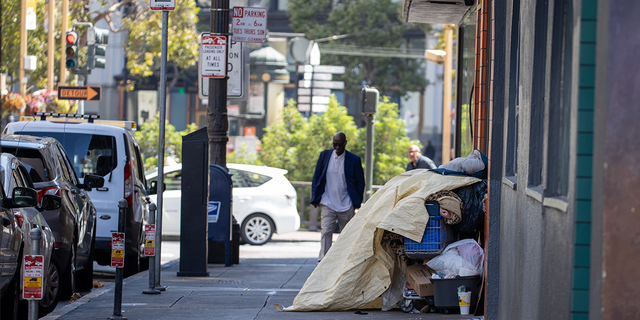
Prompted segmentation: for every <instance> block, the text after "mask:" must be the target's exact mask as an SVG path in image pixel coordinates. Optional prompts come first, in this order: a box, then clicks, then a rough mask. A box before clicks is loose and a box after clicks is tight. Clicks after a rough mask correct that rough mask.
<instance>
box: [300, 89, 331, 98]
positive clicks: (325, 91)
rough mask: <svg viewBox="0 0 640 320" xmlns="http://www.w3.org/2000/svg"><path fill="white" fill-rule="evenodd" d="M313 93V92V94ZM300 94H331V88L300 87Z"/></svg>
mask: <svg viewBox="0 0 640 320" xmlns="http://www.w3.org/2000/svg"><path fill="white" fill-rule="evenodd" d="M312 93H313V94H312ZM298 95H299V96H311V95H314V96H330V95H331V89H313V90H312V89H309V88H298Z"/></svg>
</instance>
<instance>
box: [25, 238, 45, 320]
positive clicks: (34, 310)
mask: <svg viewBox="0 0 640 320" xmlns="http://www.w3.org/2000/svg"><path fill="white" fill-rule="evenodd" d="M29 237H30V238H31V256H30V257H29V258H30V260H31V261H33V262H35V263H34V264H35V265H34V268H33V269H36V270H39V271H40V274H39V276H40V277H38V274H37V273H38V272H37V271H36V272H35V274H30V273H34V272H29V271H32V270H29V271H27V270H26V269H27V263H26V261H25V263H24V266H25V267H24V268H25V272H24V278H25V279H24V280H25V284H24V287H25V288H24V289H23V291H22V292H23V294H24V296H23V298H26V299H30V300H29V320H36V319H38V300H39V299H42V276H43V275H44V259H43V256H41V255H40V240H41V239H42V231H41V230H40V229H38V228H33V229H31V232H30V235H29ZM38 258H39V259H38ZM26 259H27V257H25V260H26ZM38 261H39V262H40V265H39V266H37V265H38ZM30 269H31V268H30ZM31 276H35V277H31ZM27 278H33V279H39V280H40V281H36V282H39V284H40V285H39V286H38V287H39V288H37V287H34V286H30V285H28V284H27V283H26V282H27ZM27 288H29V289H36V290H35V291H39V292H40V294H39V296H38V300H36V299H35V298H36V297H35V296H37V295H38V294H37V293H35V294H34V295H32V294H29V293H27V290H26V289H27ZM27 295H29V297H26V296H27Z"/></svg>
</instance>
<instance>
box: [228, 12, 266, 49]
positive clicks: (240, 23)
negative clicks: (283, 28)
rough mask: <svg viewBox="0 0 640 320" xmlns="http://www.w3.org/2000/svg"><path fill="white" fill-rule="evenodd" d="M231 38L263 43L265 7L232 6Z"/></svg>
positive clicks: (239, 40) (264, 37) (264, 36)
mask: <svg viewBox="0 0 640 320" xmlns="http://www.w3.org/2000/svg"><path fill="white" fill-rule="evenodd" d="M232 20H233V21H232V22H233V39H234V41H238V42H254V43H263V42H265V41H266V39H267V8H254V7H233V16H232Z"/></svg>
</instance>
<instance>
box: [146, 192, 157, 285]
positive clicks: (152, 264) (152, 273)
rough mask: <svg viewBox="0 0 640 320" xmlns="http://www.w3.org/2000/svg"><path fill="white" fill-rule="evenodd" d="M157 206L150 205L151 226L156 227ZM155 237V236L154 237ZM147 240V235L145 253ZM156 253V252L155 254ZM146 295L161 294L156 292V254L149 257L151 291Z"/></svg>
mask: <svg viewBox="0 0 640 320" xmlns="http://www.w3.org/2000/svg"><path fill="white" fill-rule="evenodd" d="M156 209H157V208H156V205H155V203H150V204H149V224H151V225H154V226H155V223H156ZM154 236H155V235H154ZM147 241H148V240H147V238H146V233H145V240H144V242H145V244H144V246H145V253H146V248H147ZM154 249H155V241H154ZM154 253H155V252H154ZM142 293H144V294H160V290H156V257H155V254H154V255H151V256H149V289H147V290H144V291H142Z"/></svg>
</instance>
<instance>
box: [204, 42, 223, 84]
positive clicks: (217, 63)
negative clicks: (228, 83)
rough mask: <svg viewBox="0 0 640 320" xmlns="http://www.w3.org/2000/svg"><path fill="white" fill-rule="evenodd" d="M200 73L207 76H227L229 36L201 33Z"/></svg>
mask: <svg viewBox="0 0 640 320" xmlns="http://www.w3.org/2000/svg"><path fill="white" fill-rule="evenodd" d="M200 39H201V41H200V74H201V75H202V76H203V77H206V78H214V79H215V78H224V77H226V76H227V37H226V36H212V35H206V34H202V35H201V38H200Z"/></svg>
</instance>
